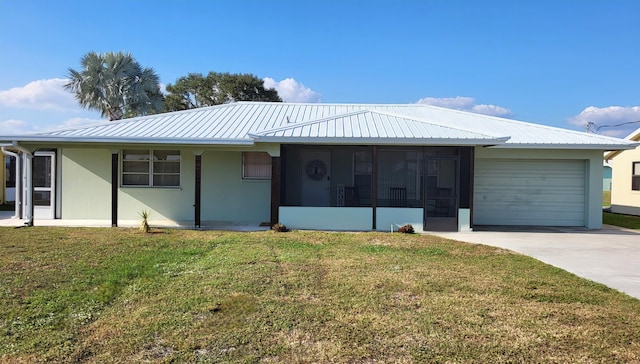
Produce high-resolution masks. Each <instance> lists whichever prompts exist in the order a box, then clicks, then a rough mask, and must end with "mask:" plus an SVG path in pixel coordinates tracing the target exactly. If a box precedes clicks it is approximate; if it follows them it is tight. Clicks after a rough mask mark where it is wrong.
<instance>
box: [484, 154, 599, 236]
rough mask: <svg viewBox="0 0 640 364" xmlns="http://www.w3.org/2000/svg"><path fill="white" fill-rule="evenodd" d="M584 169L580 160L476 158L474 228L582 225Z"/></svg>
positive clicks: (583, 215) (583, 223)
mask: <svg viewBox="0 0 640 364" xmlns="http://www.w3.org/2000/svg"><path fill="white" fill-rule="evenodd" d="M585 169H586V163H585V161H581V160H500V159H478V160H476V164H475V181H474V196H473V223H474V224H476V225H536V226H584V225H585Z"/></svg>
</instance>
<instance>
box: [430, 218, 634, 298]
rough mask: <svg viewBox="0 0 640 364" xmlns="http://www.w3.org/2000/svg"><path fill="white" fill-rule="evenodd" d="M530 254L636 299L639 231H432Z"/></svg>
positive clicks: (560, 229)
mask: <svg viewBox="0 0 640 364" xmlns="http://www.w3.org/2000/svg"><path fill="white" fill-rule="evenodd" d="M432 234H434V235H437V236H442V237H445V238H449V239H454V240H459V241H465V242H469V243H477V244H484V245H491V246H495V247H500V248H504V249H509V250H512V251H515V252H518V253H521V254H524V255H528V256H531V257H533V258H536V259H538V260H540V261H542V262H545V263H547V264H551V265H553V266H556V267H558V268H561V269H564V270H566V271H568V272H571V273H573V274H576V275H578V276H580V277H583V278H587V279H590V280H592V281H595V282H598V283H602V284H604V285H606V286H608V287H611V288H614V289H617V290H619V291H622V292H624V293H626V294H628V295H630V296H632V297H635V298H638V299H640V232H637V231H633V230H628V229H622V228H618V227H614V226H608V225H605V226H603V228H602V230H588V229H584V228H552V227H544V228H531V227H523V228H518V227H480V228H477V229H476V231H472V232H457V233H432Z"/></svg>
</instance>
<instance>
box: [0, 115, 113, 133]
mask: <svg viewBox="0 0 640 364" xmlns="http://www.w3.org/2000/svg"><path fill="white" fill-rule="evenodd" d="M101 122H105V120H104V119H91V118H84V117H74V118H71V119H67V120H65V121H63V122H61V123H59V124H49V123H45V124H43V123H33V122H28V121H24V120H18V119H8V120H5V121H0V135H2V136H10V135H23V134H30V133H38V132H46V131H50V130H57V129H66V128H73V127H76V126H82V125H88V124H95V123H101Z"/></svg>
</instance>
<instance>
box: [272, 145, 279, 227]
mask: <svg viewBox="0 0 640 364" xmlns="http://www.w3.org/2000/svg"><path fill="white" fill-rule="evenodd" d="M280 165H281V163H280V157H271V218H270V220H271V221H270V224H271V226H273V225H275V224H277V223H278V222H279V220H280V216H279V210H280Z"/></svg>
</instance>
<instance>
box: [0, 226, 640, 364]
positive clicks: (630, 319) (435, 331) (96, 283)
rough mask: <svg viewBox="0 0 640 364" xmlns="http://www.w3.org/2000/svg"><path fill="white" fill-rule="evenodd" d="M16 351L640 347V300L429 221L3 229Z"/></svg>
mask: <svg viewBox="0 0 640 364" xmlns="http://www.w3.org/2000/svg"><path fill="white" fill-rule="evenodd" d="M0 290H1V295H0V306H1V307H2V310H0V361H2V362H41V361H53V362H69V361H82V362H89V363H91V362H95V363H102V362H122V361H131V362H144V361H151V362H371V361H374V360H378V361H380V362H434V363H439V362H461V363H462V362H530V361H535V362H578V363H579V362H585V363H586V362H637V361H639V360H640V301H638V300H636V299H633V298H630V297H629V296H626V295H624V294H622V293H619V292H617V291H614V290H611V289H609V288H607V287H605V286H603V285H600V284H597V283H594V282H591V281H587V280H583V279H580V278H578V277H576V276H574V275H571V274H569V273H567V272H565V271H562V270H560V269H557V268H554V267H552V266H549V265H545V264H543V263H541V262H539V261H536V260H534V259H531V258H528V257H525V256H522V255H517V254H512V253H510V252H507V251H505V250H502V249H498V248H492V247H487V246H482V245H473V244H466V243H459V242H455V241H449V240H446V239H442V238H437V237H433V236H426V235H405V234H385V233H355V234H354V233H322V232H295V231H294V232H289V233H287V234H278V233H275V232H273V231H268V232H259V233H232V232H221V231H186V230H162V231H159V232H158V233H156V234H147V235H144V234H140V233H139V232H138V231H136V230H134V229H118V228H107V229H78V228H45V227H33V228H28V229H13V228H0Z"/></svg>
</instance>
